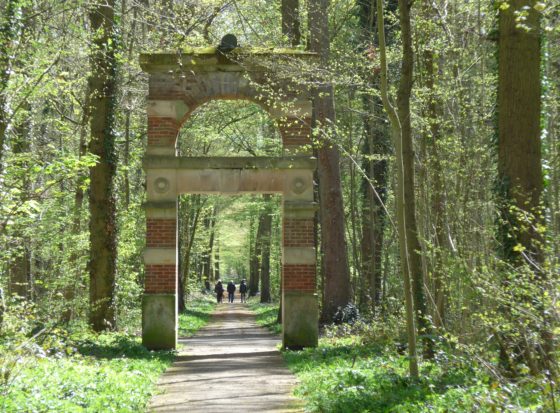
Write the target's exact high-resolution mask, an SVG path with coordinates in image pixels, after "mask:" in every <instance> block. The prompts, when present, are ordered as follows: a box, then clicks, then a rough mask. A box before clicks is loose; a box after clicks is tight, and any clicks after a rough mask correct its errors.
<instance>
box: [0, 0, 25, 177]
mask: <svg viewBox="0 0 560 413" xmlns="http://www.w3.org/2000/svg"><path fill="white" fill-rule="evenodd" d="M19 9H20V5H19V0H8V1H6V2H5V4H4V5H3V7H2V8H0V12H1V14H2V18H1V20H0V171H2V160H3V155H4V145H5V143H6V133H7V130H8V118H9V114H10V111H9V110H8V108H7V105H8V82H9V80H10V75H11V73H12V70H11V66H12V56H13V53H12V52H10V48H11V47H12V42H13V41H14V40H15V38H16V37H17V33H18V28H19V27H20V25H19V24H18V23H17V17H18V13H19Z"/></svg>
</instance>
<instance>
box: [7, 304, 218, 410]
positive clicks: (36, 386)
mask: <svg viewBox="0 0 560 413" xmlns="http://www.w3.org/2000/svg"><path fill="white" fill-rule="evenodd" d="M188 307H189V309H188V311H187V312H186V314H181V316H180V328H181V330H180V331H181V334H184V335H192V334H193V333H194V332H195V331H196V330H197V329H199V328H200V327H202V326H203V325H204V324H205V323H206V321H207V320H208V318H209V314H210V312H211V311H212V309H213V307H214V306H213V305H212V303H211V302H209V300H207V299H197V300H194V301H191V302H189V303H188ZM0 341H1V340H0ZM25 347H26V351H24V352H23V351H18V352H17V354H16V352H11V353H7V352H6V353H4V354H1V353H2V351H3V350H6V349H8V348H10V343H7V342H6V341H5V342H0V411H1V412H72V413H73V412H123V413H124V412H143V411H145V409H146V405H147V403H148V401H149V399H150V397H151V396H152V395H153V394H154V392H155V390H156V388H155V383H156V381H157V379H158V377H159V375H160V374H161V373H162V372H163V371H165V369H166V368H167V367H168V366H169V365H170V364H171V363H172V362H173V359H174V357H175V352H173V351H149V350H146V349H145V348H144V347H143V346H142V345H141V340H140V338H139V337H136V336H133V335H128V334H124V333H120V332H111V333H103V334H95V333H91V332H88V331H80V332H78V333H74V334H69V333H68V332H65V331H63V330H55V331H53V332H50V333H49V337H47V338H46V339H43V341H42V342H41V343H38V342H37V343H35V342H33V343H27V345H26V346H25ZM11 348H12V349H13V348H16V347H11ZM19 348H20V349H21V346H19Z"/></svg>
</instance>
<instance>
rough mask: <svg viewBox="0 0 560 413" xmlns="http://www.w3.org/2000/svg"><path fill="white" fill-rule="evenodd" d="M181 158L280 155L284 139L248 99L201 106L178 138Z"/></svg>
mask: <svg viewBox="0 0 560 413" xmlns="http://www.w3.org/2000/svg"><path fill="white" fill-rule="evenodd" d="M176 145H177V154H178V155H180V156H226V157H230V156H280V155H281V154H282V139H281V138H280V132H279V130H278V127H277V125H276V123H275V121H274V120H273V119H271V117H270V116H269V114H268V113H267V112H266V111H265V110H264V109H262V108H261V106H259V105H257V104H256V103H253V102H250V101H248V100H212V101H210V102H207V103H205V104H203V105H201V106H199V107H198V108H197V109H196V110H195V111H194V112H193V113H192V114H191V115H190V116H189V117H188V119H187V120H186V121H185V122H184V124H183V126H182V128H181V129H180V131H179V135H178V137H177V144H176Z"/></svg>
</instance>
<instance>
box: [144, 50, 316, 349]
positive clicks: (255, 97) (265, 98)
mask: <svg viewBox="0 0 560 413" xmlns="http://www.w3.org/2000/svg"><path fill="white" fill-rule="evenodd" d="M315 59H316V55H314V54H313V53H307V52H300V51H296V50H289V49H288V50H278V51H275V50H244V49H241V48H237V49H235V50H233V51H232V52H229V53H227V54H224V53H222V52H220V51H219V50H218V49H217V48H204V49H191V50H188V51H183V52H182V53H158V54H144V55H141V57H140V65H141V67H142V69H143V71H144V72H146V73H147V74H148V75H149V94H148V108H147V112H148V144H147V150H146V155H145V157H144V169H145V172H146V181H147V201H146V203H145V212H146V226H147V231H146V250H145V252H144V264H145V290H144V295H143V299H142V342H143V344H144V345H145V346H146V347H147V348H150V349H172V348H175V347H176V343H177V318H178V314H177V274H178V269H177V266H178V254H177V244H178V242H177V237H178V235H177V197H178V195H180V194H183V193H203V194H238V193H277V194H282V197H283V218H282V248H283V250H282V300H283V306H282V310H283V314H282V316H283V317H282V318H283V325H282V343H283V346H285V347H289V348H301V347H312V346H316V345H317V339H318V303H317V296H316V294H315V283H316V265H315V262H316V255H315V254H316V251H315V237H314V225H313V220H314V214H315V209H316V206H315V204H314V202H313V173H314V170H315V168H316V161H315V159H314V158H312V157H311V156H310V155H309V153H310V144H311V93H310V91H309V90H307V89H306V88H305V87H302V86H301V85H296V84H295V83H293V82H292V81H291V80H290V76H289V75H292V74H293V70H286V67H292V68H294V67H296V68H297V67H303V66H304V65H305V64H306V63H307V62H309V61H313V60H315ZM282 72H284V73H286V75H284V76H282V74H281V73H282ZM288 74H289V75H288ZM214 99H248V100H251V101H254V102H256V103H258V104H260V105H261V106H262V107H263V108H264V109H265V110H267V111H268V113H269V114H270V115H271V117H272V118H273V119H275V120H276V123H277V125H278V128H279V130H280V134H281V136H282V143H283V156H280V157H243V158H241V157H237V158H235V157H228V158H224V157H219V158H218V157H204V158H201V157H196V158H193V157H178V156H176V150H175V145H176V139H177V135H178V133H179V129H180V127H181V125H182V124H183V123H184V122H185V120H186V119H188V117H189V115H190V114H191V113H192V112H193V110H195V109H196V108H197V107H198V106H200V105H201V104H203V103H205V102H208V101H210V100H214Z"/></svg>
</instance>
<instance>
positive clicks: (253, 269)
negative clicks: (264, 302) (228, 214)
mask: <svg viewBox="0 0 560 413" xmlns="http://www.w3.org/2000/svg"><path fill="white" fill-rule="evenodd" d="M263 227H264V215H263V214H262V213H261V214H259V220H258V223H257V232H256V234H255V238H254V242H253V252H252V254H251V257H250V262H249V297H254V296H255V295H257V292H258V291H259V267H260V255H261V247H262V241H261V239H262V232H263V230H264V228H263Z"/></svg>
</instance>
